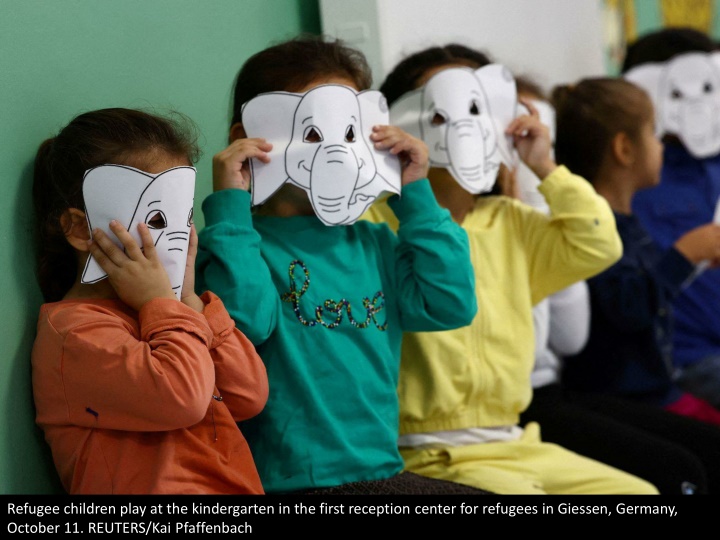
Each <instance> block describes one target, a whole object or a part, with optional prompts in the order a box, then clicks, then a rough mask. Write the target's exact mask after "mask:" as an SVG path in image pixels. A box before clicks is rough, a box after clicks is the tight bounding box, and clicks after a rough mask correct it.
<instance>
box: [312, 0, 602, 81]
mask: <svg viewBox="0 0 720 540" xmlns="http://www.w3.org/2000/svg"><path fill="white" fill-rule="evenodd" d="M320 14H321V18H322V25H323V31H324V32H325V33H326V34H328V35H332V36H337V37H339V38H342V39H344V40H345V41H346V42H348V43H349V44H351V45H353V46H354V47H356V48H358V49H360V50H361V51H363V52H364V53H365V55H366V56H367V57H368V61H369V62H370V65H371V67H372V68H373V73H374V78H375V87H377V86H379V84H380V83H381V82H382V80H383V79H384V77H385V75H386V74H387V73H388V72H389V71H390V70H391V69H392V67H393V66H394V65H395V64H396V63H397V62H398V61H400V60H401V59H402V58H403V57H404V56H406V55H407V54H409V53H412V52H415V51H418V50H421V49H424V48H426V47H430V46H434V45H445V44H447V43H450V42H458V43H461V44H463V45H467V46H469V47H473V48H476V49H479V50H481V51H483V52H485V53H486V54H488V55H489V56H490V57H491V58H492V59H493V60H495V61H496V62H500V63H503V64H505V65H507V66H508V67H509V68H510V69H511V70H512V71H513V72H514V73H516V74H518V75H526V76H528V77H531V78H533V79H534V80H535V81H536V82H537V83H539V84H540V85H541V86H542V87H544V88H545V89H546V90H549V89H550V88H551V87H552V86H553V85H555V84H560V83H566V82H573V81H575V80H577V79H579V78H581V77H586V76H595V75H605V74H606V64H605V55H604V48H603V17H602V2H601V0H320Z"/></svg>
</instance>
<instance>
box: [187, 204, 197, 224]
mask: <svg viewBox="0 0 720 540" xmlns="http://www.w3.org/2000/svg"><path fill="white" fill-rule="evenodd" d="M194 215H195V209H194V208H191V209H190V213H189V214H188V221H187V225H188V227H192V226H193V223H195V222H194V221H193V217H194Z"/></svg>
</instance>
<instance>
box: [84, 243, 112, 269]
mask: <svg viewBox="0 0 720 540" xmlns="http://www.w3.org/2000/svg"><path fill="white" fill-rule="evenodd" d="M88 249H89V250H90V254H91V255H92V256H93V258H94V259H95V261H96V262H97V263H98V264H99V265H100V268H102V269H103V271H104V272H105V273H106V274H108V275H110V273H111V272H113V270H114V269H115V268H117V265H116V264H115V263H114V262H112V261H111V260H110V258H109V257H108V256H107V255H105V252H104V251H103V250H102V249H101V248H100V245H99V244H98V243H97V241H93V240H88Z"/></svg>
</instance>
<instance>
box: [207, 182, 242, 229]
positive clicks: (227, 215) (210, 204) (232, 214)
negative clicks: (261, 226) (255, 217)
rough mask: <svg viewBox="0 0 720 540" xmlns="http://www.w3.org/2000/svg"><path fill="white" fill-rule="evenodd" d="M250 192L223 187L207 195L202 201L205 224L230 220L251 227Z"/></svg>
mask: <svg viewBox="0 0 720 540" xmlns="http://www.w3.org/2000/svg"><path fill="white" fill-rule="evenodd" d="M250 208H251V202H250V193H249V192H247V191H245V190H243V189H223V190H221V191H216V192H215V193H211V194H210V195H208V196H207V197H206V198H205V200H204V201H203V203H202V210H203V214H204V216H205V225H216V224H218V223H221V222H230V223H233V224H235V225H240V226H243V227H252V214H251V212H250Z"/></svg>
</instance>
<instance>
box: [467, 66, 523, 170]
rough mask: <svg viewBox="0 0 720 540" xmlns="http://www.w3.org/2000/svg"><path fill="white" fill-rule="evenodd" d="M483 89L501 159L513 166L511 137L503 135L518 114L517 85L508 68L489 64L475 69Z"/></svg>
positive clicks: (514, 158) (514, 160)
mask: <svg viewBox="0 0 720 540" xmlns="http://www.w3.org/2000/svg"><path fill="white" fill-rule="evenodd" d="M475 76H476V77H477V79H478V80H479V81H480V86H482V88H483V90H484V91H485V96H486V97H487V102H488V108H489V111H488V116H489V117H490V120H491V122H492V124H493V126H494V127H495V133H497V136H498V137H497V145H498V150H499V151H500V159H501V161H502V162H503V163H504V164H505V165H507V166H509V167H513V166H514V165H515V164H516V162H517V159H516V157H515V152H514V150H513V144H512V138H511V137H509V136H507V135H503V134H504V133H505V129H506V128H507V127H508V126H509V125H510V122H512V121H513V120H514V119H515V117H516V116H517V114H518V100H517V87H516V85H515V78H514V77H513V75H512V73H510V70H509V69H508V68H507V67H505V66H503V65H501V64H489V65H487V66H483V67H481V68H479V69H477V70H476V71H475Z"/></svg>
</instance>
